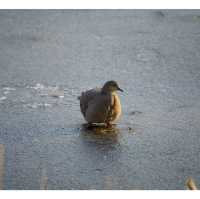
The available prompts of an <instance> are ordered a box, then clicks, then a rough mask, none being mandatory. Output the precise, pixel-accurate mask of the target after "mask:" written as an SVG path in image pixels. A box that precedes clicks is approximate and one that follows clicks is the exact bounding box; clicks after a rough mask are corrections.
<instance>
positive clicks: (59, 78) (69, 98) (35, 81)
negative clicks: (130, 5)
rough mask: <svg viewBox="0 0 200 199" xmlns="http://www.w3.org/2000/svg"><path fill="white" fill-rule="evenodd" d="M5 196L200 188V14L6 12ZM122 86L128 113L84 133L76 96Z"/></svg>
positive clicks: (0, 73)
mask: <svg viewBox="0 0 200 199" xmlns="http://www.w3.org/2000/svg"><path fill="white" fill-rule="evenodd" d="M0 27H1V28H0V188H1V189H185V188H186V187H185V181H186V179H187V178H188V177H193V178H194V179H195V181H196V182H197V184H200V166H199V165H200V138H199V133H200V122H199V121H200V111H199V110H200V11H199V10H190V11H189V10H179V11H177V10H173V11H169V10H146V11H143V10H137V11H136V10H107V11H105V10H98V11H97V10H57V11H50V10H45V11H44V10H43V11H42V10H41V11H37V10H34V11H31V10H29V11H23V10H21V11H20V10H18V11H15V10H12V11H11V10H10V11H6V10H4V11H2V10H1V11H0ZM111 79H114V80H116V81H117V82H118V83H119V85H120V87H121V88H122V89H123V90H124V91H125V92H124V93H123V94H122V93H119V95H120V98H121V103H122V108H123V114H122V117H121V119H120V121H119V122H118V124H117V126H116V127H114V129H109V130H105V129H96V128H95V129H92V130H87V129H85V128H84V127H83V126H82V124H83V123H85V121H84V119H83V117H82V115H81V113H80V110H79V102H78V100H77V96H78V95H79V94H80V93H81V91H82V90H85V89H89V88H92V87H96V86H101V85H102V84H103V83H104V82H105V81H107V80H111Z"/></svg>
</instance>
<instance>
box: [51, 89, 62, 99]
mask: <svg viewBox="0 0 200 199" xmlns="http://www.w3.org/2000/svg"><path fill="white" fill-rule="evenodd" d="M48 95H49V96H51V97H58V98H63V97H64V91H63V90H60V89H59V88H54V89H52V90H50V91H49V93H48Z"/></svg>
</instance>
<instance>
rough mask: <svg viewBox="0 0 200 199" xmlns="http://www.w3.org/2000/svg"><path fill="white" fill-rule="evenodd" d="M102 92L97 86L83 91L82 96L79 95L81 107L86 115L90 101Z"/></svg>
mask: <svg viewBox="0 0 200 199" xmlns="http://www.w3.org/2000/svg"><path fill="white" fill-rule="evenodd" d="M100 92H101V89H99V88H95V89H91V90H88V91H85V92H82V93H81V96H79V97H78V99H79V100H80V108H81V112H82V114H83V115H84V116H85V115H86V111H87V109H88V105H89V103H90V102H91V101H92V100H93V99H94V98H95V97H96V96H97V95H99V94H100Z"/></svg>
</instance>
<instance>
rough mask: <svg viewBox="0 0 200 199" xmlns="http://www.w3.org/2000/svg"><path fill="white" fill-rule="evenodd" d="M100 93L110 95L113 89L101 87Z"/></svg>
mask: <svg viewBox="0 0 200 199" xmlns="http://www.w3.org/2000/svg"><path fill="white" fill-rule="evenodd" d="M101 93H102V94H104V95H112V94H113V93H114V91H110V90H108V89H105V88H102V89H101Z"/></svg>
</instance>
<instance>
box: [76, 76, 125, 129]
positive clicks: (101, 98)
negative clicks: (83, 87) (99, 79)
mask: <svg viewBox="0 0 200 199" xmlns="http://www.w3.org/2000/svg"><path fill="white" fill-rule="evenodd" d="M116 91H121V92H123V90H122V89H121V88H120V87H119V86H118V84H117V82H116V81H114V80H110V81H107V82H106V83H105V84H104V85H103V87H102V88H93V89H90V90H87V91H84V92H82V93H81V96H79V97H78V99H79V100H80V110H81V113H82V115H83V117H84V118H85V120H86V121H87V122H88V123H87V125H88V127H90V126H92V125H94V124H95V125H99V124H105V125H106V126H107V127H110V126H112V124H113V122H115V121H117V120H118V119H119V117H120V115H121V113H122V108H121V103H120V98H119V97H118V95H117V93H116Z"/></svg>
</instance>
